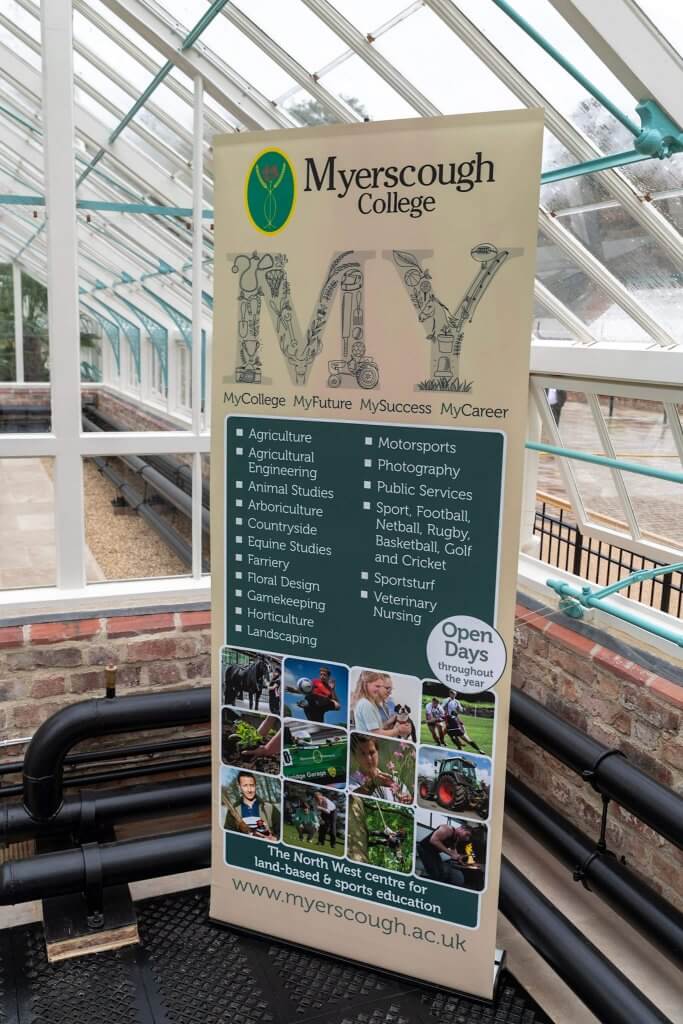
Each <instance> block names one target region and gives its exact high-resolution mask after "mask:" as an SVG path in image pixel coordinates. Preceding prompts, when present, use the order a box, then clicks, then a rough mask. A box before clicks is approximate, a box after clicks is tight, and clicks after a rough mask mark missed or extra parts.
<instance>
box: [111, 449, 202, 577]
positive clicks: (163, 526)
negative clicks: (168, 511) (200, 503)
mask: <svg viewBox="0 0 683 1024" xmlns="http://www.w3.org/2000/svg"><path fill="white" fill-rule="evenodd" d="M94 461H95V465H96V466H97V468H98V469H99V471H100V473H102V474H103V475H104V476H106V478H107V479H108V480H110V481H111V483H113V485H114V487H116V488H117V490H118V491H119V493H120V495H121V497H122V498H123V499H124V501H125V502H126V503H127V504H128V505H129V506H130V507H131V508H132V509H133V511H134V512H137V514H138V515H139V516H141V517H142V518H143V519H144V520H146V522H148V523H149V524H150V526H151V527H152V528H153V529H154V530H156V531H157V533H159V534H161V536H162V537H163V539H164V540H165V541H166V543H167V544H168V546H169V547H170V548H171V549H172V551H174V552H175V554H176V555H177V556H178V558H179V559H180V560H181V562H183V563H184V564H185V565H190V566H191V565H192V545H191V544H189V543H188V542H187V541H186V540H184V539H183V538H182V537H181V536H180V534H179V533H178V532H177V530H174V529H173V527H172V526H169V524H168V523H167V522H166V521H165V519H163V517H162V516H160V515H159V513H158V512H157V511H155V509H153V508H152V507H151V506H150V505H148V504H147V503H146V501H145V500H144V496H143V495H142V494H140V492H139V491H136V490H135V488H134V487H132V486H131V485H130V484H129V483H126V481H125V479H124V478H123V477H122V476H121V474H120V473H117V472H116V470H115V469H114V468H113V467H112V466H110V465H109V463H108V462H107V460H106V459H102V458H99V457H95V460H94Z"/></svg>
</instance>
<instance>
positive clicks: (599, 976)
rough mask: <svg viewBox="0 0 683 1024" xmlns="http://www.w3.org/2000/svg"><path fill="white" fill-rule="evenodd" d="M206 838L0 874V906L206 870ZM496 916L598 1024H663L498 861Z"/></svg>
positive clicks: (174, 839)
mask: <svg viewBox="0 0 683 1024" xmlns="http://www.w3.org/2000/svg"><path fill="white" fill-rule="evenodd" d="M210 860H211V831H210V829H208V828H201V829H191V830H189V831H187V832H178V833H175V834H173V835H165V836H154V837H152V838H145V839H129V840H126V841H125V842H120V843H106V844H103V845H100V846H98V845H96V844H91V845H90V846H89V847H85V848H83V847H81V848H79V849H77V850H63V851H59V852H57V853H44V854H41V855H40V856H38V857H31V858H30V859H28V860H20V861H9V862H8V863H6V864H3V865H2V867H0V905H3V906H6V905H8V904H13V903H25V902H27V901H28V900H37V899H44V898H45V897H46V896H60V895H65V894H67V893H72V892H82V891H83V889H84V887H85V883H86V862H87V861H90V863H95V864H96V867H97V870H98V873H99V874H100V875H101V880H102V884H104V885H116V884H120V883H124V882H135V881H139V880H141V879H143V878H157V877H162V876H164V875H167V874H176V873H178V872H181V871H193V870H196V869H198V868H204V867H207V866H208V865H209V863H210ZM500 909H501V910H502V912H503V914H504V915H505V916H506V917H507V918H508V920H509V921H510V922H511V924H512V925H513V926H514V927H515V928H516V929H517V930H518V931H519V932H520V933H521V934H522V935H523V936H524V938H525V939H526V940H527V941H528V942H529V943H531V945H532V946H533V947H534V949H536V950H537V952H538V953H539V954H540V955H541V956H542V957H543V959H544V960H546V961H547V962H548V963H549V964H550V966H551V967H552V968H553V970H554V971H555V972H556V973H557V974H558V975H559V976H560V977H561V978H562V979H563V980H564V981H565V982H566V983H567V984H568V985H569V987H570V988H571V989H572V990H573V991H574V992H575V993H576V995H577V996H578V997H579V999H581V1000H582V1001H583V1002H584V1003H585V1005H586V1006H587V1007H588V1008H589V1009H590V1010H591V1012H592V1013H594V1014H595V1015H596V1017H598V1019H599V1020H600V1021H602V1022H603V1024H671V1021H669V1020H668V1018H667V1017H665V1016H664V1014H662V1013H661V1012H660V1011H659V1010H658V1009H657V1008H656V1006H654V1005H653V1004H652V1003H651V1002H650V1001H649V999H647V998H646V997H645V996H644V995H643V994H642V993H641V992H639V991H638V989H637V988H636V987H635V985H633V984H632V983H631V982H630V981H629V980H628V979H627V978H626V977H625V976H624V975H623V974H622V973H621V971H619V970H618V969H617V968H616V967H615V966H614V965H613V964H611V963H610V962H609V960H607V959H606V958H605V957H604V956H603V955H602V953H600V951H599V950H598V949H596V947H595V946H594V945H593V944H592V943H591V942H589V941H588V940H587V939H586V938H584V936H583V935H581V933H580V932H579V931H578V929H577V928H575V927H574V925H573V924H572V923H571V922H570V921H568V920H567V918H566V917H564V915H563V914H561V913H560V912H559V911H558V910H556V909H555V908H554V907H553V906H552V904H551V903H549V901H548V900H547V899H546V898H545V896H543V895H542V894H541V893H540V892H539V891H538V889H536V888H535V886H533V885H532V884H531V883H530V882H529V881H528V880H527V879H526V878H525V877H524V875H522V874H521V873H520V872H519V871H518V870H517V869H516V868H515V867H513V865H512V864H510V863H509V861H507V859H506V858H505V857H504V858H503V862H502V873H501V891H500Z"/></svg>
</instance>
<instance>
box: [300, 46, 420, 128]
mask: <svg viewBox="0 0 683 1024" xmlns="http://www.w3.org/2000/svg"><path fill="white" fill-rule="evenodd" d="M320 81H321V83H322V84H323V85H324V86H325V88H326V89H329V91H330V92H333V93H335V95H337V96H342V97H344V98H345V99H347V100H348V99H349V98H350V99H354V100H358V101H359V102H360V104H361V106H362V108H363V110H364V111H366V112H367V115H368V116H369V118H370V120H371V121H382V120H385V119H389V118H394V117H417V114H416V112H415V111H414V110H413V108H412V107H411V106H410V104H409V103H407V102H406V100H404V99H403V97H401V96H399V95H398V93H397V92H395V91H394V90H393V89H392V88H391V86H390V85H387V83H386V82H385V81H384V79H383V78H380V76H379V75H378V74H377V73H376V72H375V71H373V70H372V68H371V67H369V66H368V65H367V64H366V63H365V61H364V60H362V59H361V58H360V57H358V56H357V55H356V54H354V55H353V57H349V59H348V60H346V61H344V63H343V64H340V65H339V66H338V67H336V68H333V69H332V71H328V73H327V74H326V75H323V76H322V77H321V79H320Z"/></svg>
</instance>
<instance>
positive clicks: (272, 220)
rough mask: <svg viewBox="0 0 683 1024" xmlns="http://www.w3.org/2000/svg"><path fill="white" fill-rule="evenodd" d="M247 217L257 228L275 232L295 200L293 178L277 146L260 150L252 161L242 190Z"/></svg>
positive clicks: (286, 217) (290, 167) (286, 218)
mask: <svg viewBox="0 0 683 1024" xmlns="http://www.w3.org/2000/svg"><path fill="white" fill-rule="evenodd" d="M244 202H245V205H246V208H247V213H248V214H249V219H250V220H251V222H252V224H253V225H254V227H255V228H256V229H257V230H258V231H262V232H263V233H264V234H266V235H276V234H277V233H278V231H282V229H283V228H284V227H285V226H286V225H287V223H288V221H289V218H290V217H291V216H292V213H293V212H294V205H295V203H296V179H295V177H294V170H293V168H292V165H291V164H290V162H289V160H288V158H287V157H286V156H285V154H284V153H283V152H282V151H281V150H279V149H264V150H263V152H262V153H259V155H258V156H257V157H256V159H255V160H254V162H253V164H252V165H251V168H250V169H249V174H248V175H247V181H246V185H245V189H244Z"/></svg>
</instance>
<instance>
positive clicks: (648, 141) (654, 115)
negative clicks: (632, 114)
mask: <svg viewBox="0 0 683 1024" xmlns="http://www.w3.org/2000/svg"><path fill="white" fill-rule="evenodd" d="M636 112H637V113H638V116H639V117H640V125H641V129H640V134H639V135H638V136H637V138H636V141H635V148H636V149H637V150H638V152H639V153H643V154H644V155H645V156H651V157H657V158H658V159H660V160H664V159H666V157H670V156H673V155H674V153H681V152H683V131H681V129H680V128H679V127H678V125H677V124H676V123H675V122H674V121H672V120H671V118H670V117H669V116H668V114H665V113H664V111H663V110H662V108H661V107H660V106H659V104H658V103H657V101H656V100H641V101H640V103H639V104H638V106H637V107H636Z"/></svg>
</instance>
